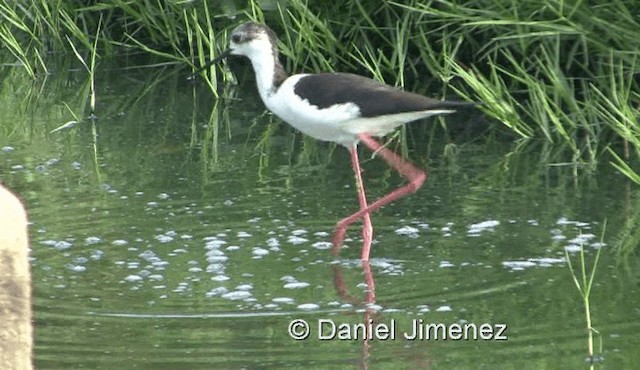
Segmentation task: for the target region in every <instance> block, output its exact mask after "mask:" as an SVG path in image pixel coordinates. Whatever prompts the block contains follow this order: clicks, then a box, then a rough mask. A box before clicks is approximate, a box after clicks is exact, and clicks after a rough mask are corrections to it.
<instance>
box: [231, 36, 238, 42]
mask: <svg viewBox="0 0 640 370" xmlns="http://www.w3.org/2000/svg"><path fill="white" fill-rule="evenodd" d="M231 41H233V42H235V43H236V44H237V43H239V42H240V35H231Z"/></svg>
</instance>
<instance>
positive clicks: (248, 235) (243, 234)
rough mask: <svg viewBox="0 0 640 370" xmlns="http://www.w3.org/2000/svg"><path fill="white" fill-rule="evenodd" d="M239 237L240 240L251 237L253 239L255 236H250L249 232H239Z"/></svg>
mask: <svg viewBox="0 0 640 370" xmlns="http://www.w3.org/2000/svg"><path fill="white" fill-rule="evenodd" d="M237 236H238V238H250V237H252V236H253V235H251V234H249V233H248V232H246V231H238V234H237Z"/></svg>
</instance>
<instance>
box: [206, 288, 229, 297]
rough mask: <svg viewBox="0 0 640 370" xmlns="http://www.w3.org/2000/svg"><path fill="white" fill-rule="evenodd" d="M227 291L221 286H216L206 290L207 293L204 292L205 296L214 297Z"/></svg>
mask: <svg viewBox="0 0 640 370" xmlns="http://www.w3.org/2000/svg"><path fill="white" fill-rule="evenodd" d="M228 292H229V289H227V288H225V287H223V286H221V287H217V288H213V289H211V290H210V291H208V292H207V293H205V296H207V297H215V296H219V295H222V294H226V293H228Z"/></svg>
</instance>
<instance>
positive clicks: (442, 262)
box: [438, 260, 455, 268]
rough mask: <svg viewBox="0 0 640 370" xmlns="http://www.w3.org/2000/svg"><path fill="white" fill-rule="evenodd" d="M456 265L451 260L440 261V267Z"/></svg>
mask: <svg viewBox="0 0 640 370" xmlns="http://www.w3.org/2000/svg"><path fill="white" fill-rule="evenodd" d="M454 266H455V265H454V264H453V263H451V262H449V261H446V260H445V261H440V265H439V266H438V267H440V268H446V267H454Z"/></svg>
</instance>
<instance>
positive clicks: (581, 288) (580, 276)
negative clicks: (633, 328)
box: [564, 220, 607, 364]
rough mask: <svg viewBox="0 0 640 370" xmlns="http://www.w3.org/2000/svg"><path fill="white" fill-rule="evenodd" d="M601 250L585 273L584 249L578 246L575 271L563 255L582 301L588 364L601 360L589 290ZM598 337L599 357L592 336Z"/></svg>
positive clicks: (601, 239) (568, 259)
mask: <svg viewBox="0 0 640 370" xmlns="http://www.w3.org/2000/svg"><path fill="white" fill-rule="evenodd" d="M606 228H607V223H606V220H605V223H604V225H603V227H602V235H601V237H600V243H601V244H602V242H603V240H604V232H605V230H606ZM601 250H602V248H598V250H597V252H596V255H595V257H594V259H593V266H592V267H591V271H587V266H586V257H585V253H584V248H583V247H582V245H580V254H579V256H578V261H579V262H580V269H579V270H578V271H576V269H575V268H574V267H573V263H572V262H571V257H569V252H568V251H567V250H566V249H565V251H564V254H565V258H566V260H567V264H568V266H569V271H570V272H571V277H572V278H573V282H574V284H575V286H576V289H578V293H580V297H581V299H582V306H583V308H584V316H585V324H586V327H587V354H588V356H589V357H588V359H589V362H590V363H592V364H593V363H594V362H598V361H600V360H601V357H600V354H602V337H600V332H598V330H596V329H595V328H594V327H593V323H592V317H591V289H592V288H593V281H594V279H595V276H596V269H597V267H598V261H599V260H600V251H601ZM594 334H595V335H598V336H599V338H600V346H599V355H595V352H594V346H593V336H594Z"/></svg>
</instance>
